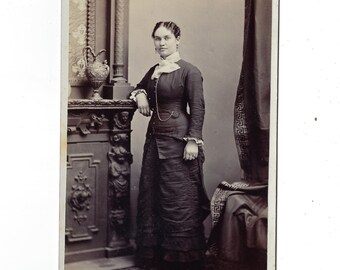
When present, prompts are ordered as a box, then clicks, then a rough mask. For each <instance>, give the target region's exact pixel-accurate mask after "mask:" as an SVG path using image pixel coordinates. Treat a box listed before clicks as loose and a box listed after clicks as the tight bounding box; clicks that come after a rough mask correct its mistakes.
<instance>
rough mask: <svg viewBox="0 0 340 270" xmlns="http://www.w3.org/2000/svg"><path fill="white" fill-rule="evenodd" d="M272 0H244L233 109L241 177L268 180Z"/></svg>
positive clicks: (253, 180) (254, 180) (246, 179)
mask: <svg viewBox="0 0 340 270" xmlns="http://www.w3.org/2000/svg"><path fill="white" fill-rule="evenodd" d="M271 2H272V1H271V0H245V23H244V43H243V62H242V69H241V75H240V81H239V85H238V88H237V95H236V101H235V109H234V136H235V141H236V146H237V151H238V154H239V160H240V165H241V169H242V180H244V181H246V182H249V183H250V184H257V183H261V184H263V183H267V182H268V160H269V111H270V59H271V58H270V56H271V25H272V24H271Z"/></svg>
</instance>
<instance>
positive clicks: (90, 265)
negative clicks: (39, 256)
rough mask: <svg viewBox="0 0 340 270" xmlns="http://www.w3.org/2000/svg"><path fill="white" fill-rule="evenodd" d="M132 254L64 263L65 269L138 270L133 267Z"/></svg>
mask: <svg viewBox="0 0 340 270" xmlns="http://www.w3.org/2000/svg"><path fill="white" fill-rule="evenodd" d="M134 265H135V263H134V256H126V257H116V258H110V259H106V258H102V259H97V260H91V261H81V262H74V263H67V264H65V270H118V269H125V270H128V269H129V270H138V269H140V268H137V267H134Z"/></svg>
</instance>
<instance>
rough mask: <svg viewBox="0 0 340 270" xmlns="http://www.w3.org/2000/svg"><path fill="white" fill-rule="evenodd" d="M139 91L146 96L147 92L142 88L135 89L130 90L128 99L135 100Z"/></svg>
mask: <svg viewBox="0 0 340 270" xmlns="http://www.w3.org/2000/svg"><path fill="white" fill-rule="evenodd" d="M140 93H144V94H145V95H146V96H147V93H146V91H145V90H144V89H136V90H134V91H132V92H131V94H130V97H129V99H132V100H133V101H134V102H136V97H137V95H138V94H140Z"/></svg>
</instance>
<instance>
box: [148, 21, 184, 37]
mask: <svg viewBox="0 0 340 270" xmlns="http://www.w3.org/2000/svg"><path fill="white" fill-rule="evenodd" d="M162 26H163V27H165V28H166V29H168V30H170V31H171V32H172V33H173V34H174V36H175V38H178V37H180V36H181V29H180V28H179V27H178V26H177V24H175V23H174V22H170V21H169V22H158V23H156V25H155V27H154V29H153V31H152V35H151V36H152V38H154V37H155V32H156V31H157V29H158V28H159V27H162Z"/></svg>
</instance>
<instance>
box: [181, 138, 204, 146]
mask: <svg viewBox="0 0 340 270" xmlns="http://www.w3.org/2000/svg"><path fill="white" fill-rule="evenodd" d="M183 139H184V140H185V141H186V142H187V141H195V142H196V143H197V144H198V145H202V146H203V145H204V142H203V140H202V139H197V138H193V137H184V138H183Z"/></svg>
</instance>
